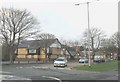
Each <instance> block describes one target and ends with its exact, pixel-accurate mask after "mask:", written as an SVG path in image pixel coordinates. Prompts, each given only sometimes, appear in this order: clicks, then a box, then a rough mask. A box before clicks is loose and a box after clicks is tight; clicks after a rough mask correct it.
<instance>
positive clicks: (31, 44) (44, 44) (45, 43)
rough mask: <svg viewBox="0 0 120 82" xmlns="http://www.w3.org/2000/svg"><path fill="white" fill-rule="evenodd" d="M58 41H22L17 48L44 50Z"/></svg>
mask: <svg viewBox="0 0 120 82" xmlns="http://www.w3.org/2000/svg"><path fill="white" fill-rule="evenodd" d="M56 40H58V39H45V40H28V41H22V42H21V43H20V44H19V46H18V48H28V49H37V48H40V47H42V48H44V47H49V46H50V45H51V44H52V43H54V42H55V41H56Z"/></svg>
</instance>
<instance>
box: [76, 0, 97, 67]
mask: <svg viewBox="0 0 120 82" xmlns="http://www.w3.org/2000/svg"><path fill="white" fill-rule="evenodd" d="M96 1H99V0H96ZM90 3H91V2H85V3H79V4H75V5H76V6H78V5H80V4H87V14H88V36H87V37H88V56H89V67H90V66H91V56H90V37H91V36H90V16H89V12H90V11H89V4H90Z"/></svg>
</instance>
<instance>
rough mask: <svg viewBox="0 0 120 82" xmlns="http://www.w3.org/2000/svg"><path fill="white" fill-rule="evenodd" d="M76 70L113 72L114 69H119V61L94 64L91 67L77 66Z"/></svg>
mask: <svg viewBox="0 0 120 82" xmlns="http://www.w3.org/2000/svg"><path fill="white" fill-rule="evenodd" d="M74 68H75V69H77V70H86V71H96V72H104V71H111V70H114V69H118V61H117V60H113V61H110V62H105V63H97V64H92V65H91V66H90V67H89V66H88V65H85V66H76V67H74Z"/></svg>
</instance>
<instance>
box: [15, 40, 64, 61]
mask: <svg viewBox="0 0 120 82" xmlns="http://www.w3.org/2000/svg"><path fill="white" fill-rule="evenodd" d="M63 56H65V55H64V53H63V49H62V47H61V43H60V42H59V40H58V39H44V40H29V41H22V42H21V43H20V44H19V46H18V48H17V58H16V59H17V60H18V61H19V62H20V61H22V60H27V61H28V62H29V61H31V60H35V61H36V62H38V61H45V60H46V59H56V58H58V57H63Z"/></svg>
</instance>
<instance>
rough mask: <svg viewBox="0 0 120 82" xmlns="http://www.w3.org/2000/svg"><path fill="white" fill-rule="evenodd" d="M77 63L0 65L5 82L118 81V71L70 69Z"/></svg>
mask: <svg viewBox="0 0 120 82" xmlns="http://www.w3.org/2000/svg"><path fill="white" fill-rule="evenodd" d="M75 65H82V64H80V63H77V62H70V63H69V64H68V67H65V68H64V67H53V64H42V63H40V64H27V63H26V64H25V63H24V64H13V65H9V64H7V65H6V64H5V65H2V75H3V76H4V75H8V76H9V78H5V77H3V79H7V80H10V79H11V80H12V79H13V80H14V79H19V80H22V79H24V80H58V81H62V80H118V71H117V70H113V71H110V72H102V73H100V72H89V71H82V70H75V69H71V68H72V67H73V66H75Z"/></svg>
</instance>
